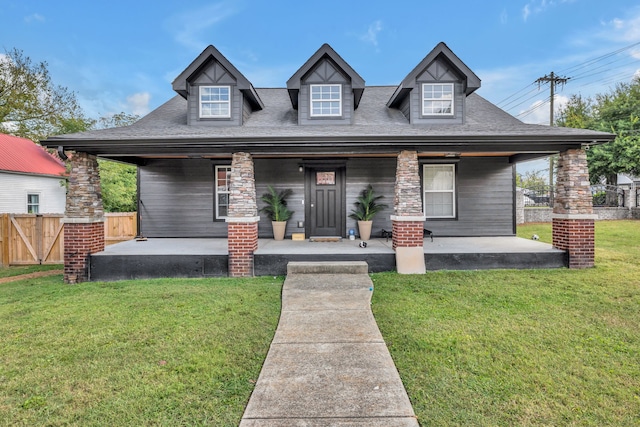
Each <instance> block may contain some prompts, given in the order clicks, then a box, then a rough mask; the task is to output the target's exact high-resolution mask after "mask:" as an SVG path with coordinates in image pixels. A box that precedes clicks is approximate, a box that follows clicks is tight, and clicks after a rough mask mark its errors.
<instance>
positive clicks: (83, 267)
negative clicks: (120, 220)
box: [64, 219, 104, 284]
mask: <svg viewBox="0 0 640 427" xmlns="http://www.w3.org/2000/svg"><path fill="white" fill-rule="evenodd" d="M103 250H104V221H103V220H100V221H95V222H83V221H81V222H74V220H73V219H65V224H64V281H65V283H69V284H76V283H81V282H86V281H87V280H89V255H91V254H93V253H96V252H100V251H103Z"/></svg>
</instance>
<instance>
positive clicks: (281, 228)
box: [271, 221, 287, 240]
mask: <svg viewBox="0 0 640 427" xmlns="http://www.w3.org/2000/svg"><path fill="white" fill-rule="evenodd" d="M271 226H272V227H273V240H284V232H285V230H286V229H287V221H271Z"/></svg>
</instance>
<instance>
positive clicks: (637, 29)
mask: <svg viewBox="0 0 640 427" xmlns="http://www.w3.org/2000/svg"><path fill="white" fill-rule="evenodd" d="M602 27H603V28H602V31H601V32H600V33H598V36H600V37H602V38H605V39H607V40H613V41H617V42H624V43H633V42H637V41H638V40H640V7H636V8H634V9H631V10H629V11H628V12H627V14H626V16H625V17H623V18H614V19H612V20H610V21H608V22H604V23H603V24H602Z"/></svg>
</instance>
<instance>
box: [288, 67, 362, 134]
mask: <svg viewBox="0 0 640 427" xmlns="http://www.w3.org/2000/svg"><path fill="white" fill-rule="evenodd" d="M316 84H340V85H342V116H341V117H311V95H310V88H309V86H310V85H316ZM298 97H299V98H298V124H300V125H339V124H344V125H349V124H352V122H353V88H352V86H351V81H350V80H349V78H347V77H346V76H345V75H344V74H343V73H342V72H341V71H340V70H339V69H338V67H337V65H335V64H334V63H333V61H331V60H329V59H327V58H325V59H323V60H321V61H318V64H317V65H316V66H315V67H314V68H313V70H311V71H310V72H309V73H307V74H306V75H305V76H304V77H303V78H302V81H301V85H300V92H299V93H298Z"/></svg>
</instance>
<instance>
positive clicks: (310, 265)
mask: <svg viewBox="0 0 640 427" xmlns="http://www.w3.org/2000/svg"><path fill="white" fill-rule="evenodd" d="M368 272H369V265H368V264H367V262H366V261H316V262H311V261H291V262H288V263H287V276H288V275H291V274H367V273H368Z"/></svg>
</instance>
